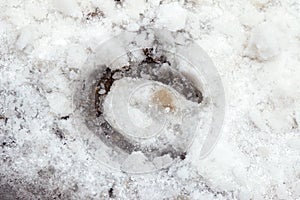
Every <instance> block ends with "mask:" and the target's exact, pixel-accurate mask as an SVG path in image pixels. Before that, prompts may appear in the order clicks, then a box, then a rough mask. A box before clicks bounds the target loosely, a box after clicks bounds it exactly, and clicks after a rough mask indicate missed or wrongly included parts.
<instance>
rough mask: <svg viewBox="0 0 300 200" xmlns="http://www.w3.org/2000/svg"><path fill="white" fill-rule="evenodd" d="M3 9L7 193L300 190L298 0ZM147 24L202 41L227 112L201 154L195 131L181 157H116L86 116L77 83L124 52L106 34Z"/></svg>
mask: <svg viewBox="0 0 300 200" xmlns="http://www.w3.org/2000/svg"><path fill="white" fill-rule="evenodd" d="M0 11H1V13H0V150H1V153H0V199H18V198H20V199H109V198H112V199H113V198H115V199H241V200H247V199H300V129H299V124H300V104H299V103H300V88H299V87H300V83H299V81H298V80H299V77H300V2H299V1H298V0H274V1H273V0H249V1H238V0H226V1H221V0H185V1H183V0H180V1H172V0H165V1H159V0H153V1H146V0H120V1H114V0H85V1H83V0H46V1H40V0H35V1H29V0H23V1H21V0H10V1H0ZM150 28H157V29H163V28H166V29H169V30H171V31H174V32H176V33H180V34H178V37H177V38H176V40H175V41H174V42H176V44H178V45H179V46H180V45H183V44H185V43H186V42H188V41H195V43H197V44H198V45H199V46H200V47H202V49H204V50H205V51H206V53H207V54H208V55H209V57H210V58H211V60H212V61H213V62H214V65H215V66H216V68H217V70H218V73H219V76H220V78H221V80H222V83H223V86H224V88H225V96H226V102H225V104H226V107H225V110H226V113H225V118H224V122H223V125H222V129H221V135H220V137H219V138H218V141H217V144H216V146H215V147H214V149H213V150H212V151H211V152H210V154H208V155H207V156H206V157H204V158H203V157H201V159H200V152H199V151H200V150H199V145H200V144H201V141H198V140H195V141H194V143H193V145H192V146H191V147H190V149H189V150H188V151H187V153H186V154H183V155H181V156H180V159H176V160H175V161H174V162H173V159H172V158H171V157H170V156H169V155H165V156H161V157H157V158H155V159H153V162H152V163H149V162H148V161H147V159H146V158H145V155H143V153H141V152H138V151H137V152H134V153H132V154H131V155H130V156H129V157H126V159H125V160H124V155H123V154H121V155H114V158H116V159H121V160H122V162H123V161H124V162H123V166H118V163H116V162H114V160H112V157H110V155H112V154H114V152H112V153H111V154H107V152H111V149H110V148H109V147H107V146H105V145H104V144H103V143H101V141H100V142H99V138H97V136H96V135H95V134H94V133H93V131H91V130H90V129H89V128H88V127H87V125H86V122H85V119H84V117H83V116H81V115H82V110H80V109H78V106H77V102H76V101H77V98H78V96H81V98H82V99H85V98H87V97H86V96H84V95H86V94H84V93H82V94H78V90H79V88H78V85H80V87H81V89H82V88H84V87H85V86H88V84H92V83H90V82H89V81H90V79H88V77H87V76H88V75H89V74H88V73H90V68H89V66H90V65H93V66H99V68H101V65H102V64H108V63H109V64H110V63H111V62H113V61H115V60H111V59H114V58H112V57H111V55H115V54H119V55H121V54H122V55H124V54H125V55H126V50H124V48H123V47H122V46H120V45H119V44H111V46H107V47H103V46H101V43H103V42H105V41H107V40H109V39H110V38H111V37H112V36H113V35H117V34H119V33H121V32H122V31H124V30H125V31H129V32H134V33H140V35H139V36H138V37H137V38H136V44H137V45H141V44H144V43H143V42H144V41H143V39H141V38H144V37H149V38H150V37H152V35H144V33H143V30H147V29H150ZM99 45H100V47H101V48H105V49H107V52H106V53H107V54H99ZM147 45H148V44H147ZM102 52H103V51H102ZM137 56H140V55H137ZM125 57H126V56H125ZM90 58H93V59H91V60H89V59H90ZM123 58H124V57H122V59H119V60H117V61H115V63H116V66H117V67H120V66H124V65H127V64H128V58H126V59H123ZM180 71H182V72H183V73H184V72H185V71H186V70H185V69H184V67H181V69H180ZM186 73H188V72H187V71H186ZM95 76H96V75H95ZM189 76H190V77H193V75H191V74H190V75H189ZM204 78H205V77H204ZM82 80H87V82H82ZM208 87H209V86H208ZM203 117H204V118H203V119H205V116H203ZM146 122H147V121H143V123H146ZM204 125H205V123H204ZM175 141H176V140H175ZM133 161H140V162H138V163H139V165H138V166H135V165H133V163H134V162H133ZM171 162H172V164H171V165H170V166H168V167H165V168H162V169H161V170H156V171H153V172H151V173H141V174H131V173H126V172H124V171H126V169H131V170H133V171H135V167H137V168H138V169H141V168H143V169H147V170H146V171H152V169H156V168H160V167H157V166H165V165H166V163H171ZM113 165H115V169H112V168H111V167H110V166H113ZM116 169H121V170H116ZM123 169H125V170H123Z"/></svg>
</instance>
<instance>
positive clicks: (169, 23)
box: [157, 2, 187, 31]
mask: <svg viewBox="0 0 300 200" xmlns="http://www.w3.org/2000/svg"><path fill="white" fill-rule="evenodd" d="M157 15H158V20H157V24H158V25H159V26H162V27H167V28H168V29H169V30H171V31H177V30H180V29H183V28H184V26H185V23H186V18H187V11H186V10H185V9H184V8H182V6H181V5H180V4H179V3H178V2H171V3H167V4H163V5H161V6H160V8H159V10H158V14H157Z"/></svg>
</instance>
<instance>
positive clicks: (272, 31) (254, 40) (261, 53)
mask: <svg viewBox="0 0 300 200" xmlns="http://www.w3.org/2000/svg"><path fill="white" fill-rule="evenodd" d="M279 39H280V38H279V37H278V30H277V29H276V28H274V27H273V26H271V25H269V24H265V23H264V24H261V25H259V26H257V27H256V28H255V29H254V30H253V32H252V34H251V37H250V40H249V43H248V47H247V54H248V56H249V57H251V58H254V59H258V60H260V61H267V60H270V59H272V58H274V57H275V56H277V55H279V53H280V45H279V42H278V40H279Z"/></svg>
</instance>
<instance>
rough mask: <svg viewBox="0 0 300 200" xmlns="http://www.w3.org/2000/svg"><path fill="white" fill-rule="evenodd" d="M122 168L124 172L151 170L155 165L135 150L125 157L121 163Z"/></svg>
mask: <svg viewBox="0 0 300 200" xmlns="http://www.w3.org/2000/svg"><path fill="white" fill-rule="evenodd" d="M122 169H123V170H124V171H126V172H139V171H141V172H145V171H152V170H154V169H155V167H154V165H153V164H152V163H151V162H149V161H148V159H147V157H146V156H145V155H144V154H143V153H142V152H140V151H136V152H133V153H132V154H130V155H129V156H128V157H127V159H126V160H125V161H124V163H123V165H122Z"/></svg>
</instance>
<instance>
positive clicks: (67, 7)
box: [53, 0, 81, 18]
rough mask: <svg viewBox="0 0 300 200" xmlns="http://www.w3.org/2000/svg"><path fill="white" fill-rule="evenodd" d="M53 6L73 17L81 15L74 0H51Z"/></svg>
mask: <svg viewBox="0 0 300 200" xmlns="http://www.w3.org/2000/svg"><path fill="white" fill-rule="evenodd" d="M53 6H54V8H55V9H56V10H58V11H59V12H61V13H63V14H64V15H66V16H71V17H75V18H77V17H80V16H81V11H80V8H79V6H78V4H77V3H76V1H75V0H53Z"/></svg>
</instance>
